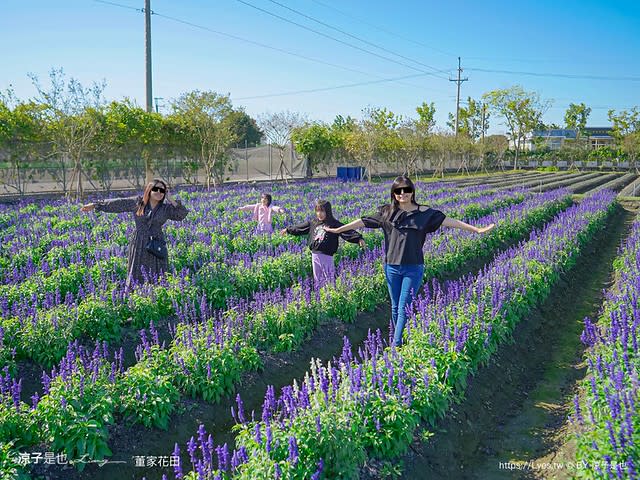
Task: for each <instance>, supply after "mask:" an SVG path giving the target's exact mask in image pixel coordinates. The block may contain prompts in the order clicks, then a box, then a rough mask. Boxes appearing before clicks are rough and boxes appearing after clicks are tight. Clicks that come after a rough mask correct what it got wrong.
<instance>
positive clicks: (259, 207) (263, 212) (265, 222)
mask: <svg viewBox="0 0 640 480" xmlns="http://www.w3.org/2000/svg"><path fill="white" fill-rule="evenodd" d="M238 210H240V211H242V212H253V220H255V221H257V222H258V225H257V226H256V233H273V220H272V214H273V212H276V213H286V211H285V209H284V208H282V207H277V206H275V205H271V195H269V194H268V193H263V194H262V195H261V196H260V203H255V204H252V205H245V206H244V207H240V208H238Z"/></svg>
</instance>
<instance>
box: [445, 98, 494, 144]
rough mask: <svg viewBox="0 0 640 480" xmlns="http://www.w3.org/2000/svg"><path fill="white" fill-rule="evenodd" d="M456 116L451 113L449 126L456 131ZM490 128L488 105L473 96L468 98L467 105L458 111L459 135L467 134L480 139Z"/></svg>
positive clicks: (474, 138) (469, 136)
mask: <svg viewBox="0 0 640 480" xmlns="http://www.w3.org/2000/svg"><path fill="white" fill-rule="evenodd" d="M455 122H456V117H455V115H454V114H453V113H449V121H448V122H447V126H448V127H449V128H451V130H452V131H455V127H456V126H455ZM488 129H489V113H488V112H487V105H486V104H484V103H482V102H480V101H476V100H474V99H473V98H471V97H468V98H467V106H466V107H460V110H459V111H458V135H462V136H466V137H468V138H470V139H472V140H480V139H481V138H483V137H484V136H485V135H486V133H487V130H488Z"/></svg>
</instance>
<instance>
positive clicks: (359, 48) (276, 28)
mask: <svg viewBox="0 0 640 480" xmlns="http://www.w3.org/2000/svg"><path fill="white" fill-rule="evenodd" d="M113 3H117V4H119V5H123V6H128V7H133V8H124V7H122V6H116V5H110V4H106V3H101V2H98V1H96V0H66V1H51V0H49V1H42V0H32V1H29V2H24V1H23V0H2V1H1V2H0V45H2V46H3V48H2V56H1V65H2V68H1V69H0V90H4V89H6V88H7V87H9V86H10V85H11V86H12V87H13V89H14V90H15V92H16V94H17V95H18V96H19V97H20V98H29V97H32V96H34V95H35V93H36V91H35V88H34V87H33V85H32V84H31V81H30V80H29V78H28V77H27V73H29V72H31V73H34V74H36V75H37V76H38V77H39V78H40V79H41V81H42V82H43V83H45V84H46V81H47V78H48V72H49V71H50V70H51V68H53V67H56V68H59V67H62V68H63V69H64V71H65V73H66V74H67V76H69V77H74V78H77V79H78V80H80V81H81V82H82V83H83V84H90V83H91V82H92V81H101V80H103V79H104V80H105V81H106V84H107V88H106V90H105V97H106V98H108V99H121V98H123V97H125V96H126V97H130V98H132V99H134V100H135V101H136V102H137V103H138V104H139V105H144V104H145V97H144V94H145V93H144V92H145V90H144V78H145V74H144V15H143V14H142V13H141V11H139V10H138V11H136V10H135V8H137V9H141V8H142V7H143V6H144V1H143V0H135V1H134V0H114V2H113ZM277 3H279V4H280V5H278V4H277ZM277 3H276V0H273V1H272V0H217V1H204V0H198V1H196V0H182V1H176V0H152V3H151V6H152V10H153V11H154V12H155V13H156V15H153V16H152V37H153V78H154V86H153V87H154V92H153V94H154V96H156V97H162V98H163V100H161V101H160V105H161V107H162V106H163V105H164V111H165V112H167V111H168V104H169V102H170V100H171V99H172V98H176V97H177V96H179V95H180V94H181V93H184V92H186V91H190V90H196V89H198V90H214V91H216V92H219V93H229V94H230V95H231V99H232V101H233V103H234V105H236V106H243V107H244V108H245V110H246V111H247V113H249V114H250V115H252V116H254V117H255V116H257V115H259V114H261V113H265V112H275V111H281V110H291V111H297V112H300V113H303V114H306V115H307V116H308V117H309V118H310V119H312V120H324V121H331V120H332V119H333V118H334V117H335V116H336V115H338V114H341V115H345V116H346V115H351V116H353V117H356V118H361V116H362V109H363V108H365V107H368V106H377V107H386V108H388V109H390V110H391V111H393V112H395V113H397V114H402V115H405V116H410V117H415V107H416V106H417V105H419V104H421V103H422V102H424V101H426V102H434V103H435V106H436V120H437V123H438V127H440V128H442V129H444V128H446V125H445V122H446V120H447V114H448V113H449V112H454V111H455V92H456V86H455V83H454V82H451V81H449V80H448V79H449V78H450V77H451V78H453V76H454V75H455V69H456V67H457V57H458V56H460V57H462V67H463V69H464V72H463V74H462V75H463V77H468V78H469V80H468V81H467V82H464V83H463V84H462V90H461V98H462V99H466V98H467V96H471V97H472V98H476V99H478V98H479V97H480V96H481V95H482V94H483V93H485V92H487V91H490V90H493V89H497V88H507V87H510V86H513V85H521V86H522V87H523V88H524V89H525V90H528V91H536V92H538V93H539V94H540V96H541V97H542V98H543V99H549V100H553V105H552V108H550V109H549V110H548V112H547V113H546V115H545V117H544V120H545V121H546V122H554V123H557V124H559V125H562V124H563V117H564V111H565V110H566V107H567V106H568V104H569V103H570V102H574V103H580V102H584V103H586V104H587V105H588V106H590V107H592V109H593V111H592V113H591V117H590V120H589V124H590V125H591V126H604V125H608V123H609V122H608V120H607V110H608V109H609V108H613V109H615V110H622V109H629V108H631V107H633V106H638V105H640V99H639V98H638V94H637V92H638V90H639V87H640V65H639V64H638V58H640V3H639V2H636V1H616V0H610V1H599V2H596V1H589V0H580V1H575V0H569V1H557V0H556V1H549V0H540V1H538V2H517V1H516V2H513V1H510V2H508V1H497V0H489V1H484V2H471V1H464V0H461V1H458V2H450V1H441V0H440V1H430V0H425V1H402V0H400V1H397V2H389V1H377V0H368V1H364V0H362V1H361V0H342V1H338V0H277ZM255 7H257V8H255ZM285 7H288V8H289V9H294V10H297V11H298V12H301V13H302V14H304V15H306V16H307V17H311V18H313V19H315V20H317V21H319V22H323V23H324V24H325V25H322V24H320V23H317V22H314V21H313V20H311V19H310V18H307V17H304V16H301V15H299V14H297V13H295V12H293V11H291V10H289V9H287V8H285ZM258 9H262V10H265V11H267V12H271V13H273V14H275V15H278V16H280V17H284V18H286V19H289V20H291V21H293V22H296V23H298V24H300V25H303V26H305V27H307V28H310V29H313V30H316V31H317V32H321V33H322V34H323V35H325V36H323V35H320V34H318V33H314V32H311V31H309V30H307V29H305V28H301V27H300V26H297V25H293V24H291V23H287V22H285V21H283V20H282V19H280V18H275V17H274V16H272V15H269V14H268V13H266V12H265V11H260V10H258ZM168 17H170V18H168ZM183 22H187V23H191V24H193V25H188V24H187V23H183ZM329 26H330V27H334V29H332V28H330V27H329ZM336 29H337V30H341V31H342V32H339V31H337V30H336ZM214 32H220V33H222V34H220V33H214ZM347 34H348V35H347ZM349 35H351V36H349ZM231 36H235V37H238V38H232V37H231ZM327 36H330V37H334V38H335V39H337V40H339V41H336V40H334V39H331V38H327ZM354 37H357V38H354ZM241 39H242V40H241ZM363 41H364V42H363ZM251 42H254V43H251ZM340 42H342V43H340ZM257 44H260V45H257ZM267 47H269V48H267ZM354 47H356V48H354ZM378 47H382V48H378ZM363 50H366V51H368V52H371V53H368V52H365V51H363ZM285 52H288V53H285ZM301 57H307V58H308V59H307V58H301ZM309 59H313V60H315V61H311V60H309ZM434 71H435V72H437V73H435V74H434ZM502 71H506V72H510V73H501V72H502ZM518 72H527V73H529V74H524V73H518ZM530 74H535V75H530ZM560 75H568V76H573V77H571V78H566V77H563V76H560ZM409 76H413V77H412V78H406V79H404V80H397V81H386V82H379V83H371V82H376V81H379V80H385V79H395V78H400V77H409ZM575 76H577V77H585V78H575ZM593 77H607V78H593ZM367 82H369V84H367V85H360V86H356V87H344V86H346V85H352V84H363V83H367ZM333 87H342V88H333ZM329 88H331V89H329ZM320 89H327V90H320ZM304 90H318V91H314V92H307V93H297V94H291V93H292V92H299V91H304ZM284 93H287V94H288V95H280V94H284ZM490 124H491V129H490V130H491V131H492V132H494V133H497V132H502V131H504V126H502V125H501V122H500V120H499V119H497V118H492V119H491V120H490Z"/></svg>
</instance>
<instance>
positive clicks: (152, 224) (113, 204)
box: [81, 178, 188, 290]
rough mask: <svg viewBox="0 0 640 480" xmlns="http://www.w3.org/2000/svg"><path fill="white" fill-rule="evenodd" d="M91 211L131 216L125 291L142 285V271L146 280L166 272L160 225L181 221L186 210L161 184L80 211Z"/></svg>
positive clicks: (85, 207) (155, 180) (155, 182)
mask: <svg viewBox="0 0 640 480" xmlns="http://www.w3.org/2000/svg"><path fill="white" fill-rule="evenodd" d="M94 209H95V210H96V211H98V212H107V213H122V212H131V213H133V214H134V215H133V218H134V220H135V222H136V230H135V233H134V235H133V238H132V239H130V243H129V255H128V264H127V283H126V289H127V290H129V289H130V288H131V286H132V284H133V283H134V282H135V283H143V282H144V275H143V273H142V270H143V268H144V272H145V274H146V275H147V276H148V277H149V278H154V277H156V276H158V275H160V274H161V273H163V272H165V271H167V269H168V266H169V262H168V260H167V249H166V243H165V239H164V233H163V231H162V225H164V224H165V223H166V221H167V220H177V221H179V220H184V218H185V217H186V216H187V213H188V210H187V209H186V208H185V207H184V206H183V205H182V203H181V202H180V200H174V199H173V198H172V197H171V195H170V193H169V189H168V188H167V184H166V183H165V182H164V181H162V180H160V179H157V178H156V179H153V180H152V181H151V182H149V183H148V184H147V186H146V188H145V189H144V193H143V194H142V197H140V196H138V197H129V198H115V199H112V200H104V201H102V202H96V203H88V204H87V205H84V206H83V207H82V208H81V210H82V211H83V212H90V211H91V210H94ZM152 252H153V253H152Z"/></svg>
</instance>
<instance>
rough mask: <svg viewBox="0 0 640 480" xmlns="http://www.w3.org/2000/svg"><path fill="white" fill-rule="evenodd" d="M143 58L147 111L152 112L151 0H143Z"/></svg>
mask: <svg viewBox="0 0 640 480" xmlns="http://www.w3.org/2000/svg"><path fill="white" fill-rule="evenodd" d="M144 59H145V70H146V74H147V75H146V76H147V78H146V90H147V112H153V94H152V93H151V0H144Z"/></svg>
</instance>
